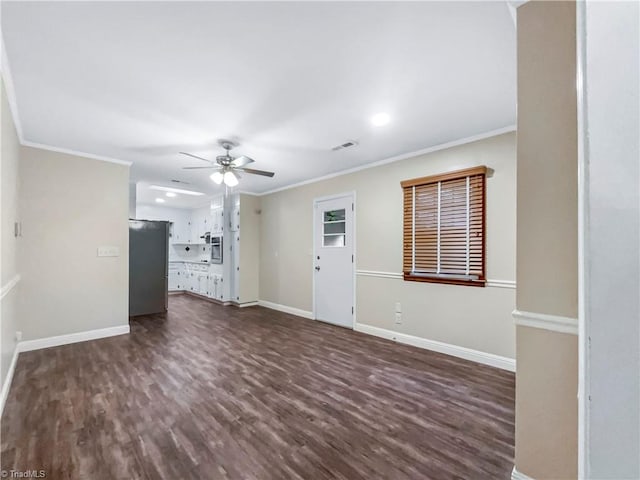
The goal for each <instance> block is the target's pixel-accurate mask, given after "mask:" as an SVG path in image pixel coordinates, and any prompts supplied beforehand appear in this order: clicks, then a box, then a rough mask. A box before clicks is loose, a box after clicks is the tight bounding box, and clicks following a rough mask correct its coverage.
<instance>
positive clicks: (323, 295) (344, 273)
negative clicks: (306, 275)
mask: <svg viewBox="0 0 640 480" xmlns="http://www.w3.org/2000/svg"><path fill="white" fill-rule="evenodd" d="M353 202H354V198H353V195H351V194H350V195H346V196H341V197H339V198H331V199H327V200H316V201H315V202H314V222H315V228H314V232H315V233H314V242H313V243H314V252H313V259H314V262H313V268H314V272H313V274H314V315H315V318H316V319H317V320H322V321H323V322H329V323H333V324H335V325H340V326H343V327H348V328H353V308H354V298H353V293H354V285H353V269H354V260H355V259H354V238H353V233H354V227H353V208H354V205H353Z"/></svg>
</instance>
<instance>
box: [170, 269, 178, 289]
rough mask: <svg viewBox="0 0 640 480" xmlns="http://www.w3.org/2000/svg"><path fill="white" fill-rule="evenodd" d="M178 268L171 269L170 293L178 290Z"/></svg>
mask: <svg viewBox="0 0 640 480" xmlns="http://www.w3.org/2000/svg"><path fill="white" fill-rule="evenodd" d="M178 273H179V270H178V268H171V267H169V291H175V290H179V289H178V283H179V282H178V278H179V277H178Z"/></svg>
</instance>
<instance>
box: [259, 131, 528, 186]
mask: <svg viewBox="0 0 640 480" xmlns="http://www.w3.org/2000/svg"><path fill="white" fill-rule="evenodd" d="M515 131H516V125H507V126H506V127H502V128H498V129H495V130H490V131H488V132H484V133H480V134H478V135H472V136H470V137H465V138H461V139H458V140H453V141H451V142H446V143H441V144H438V145H434V146H433V147H428V148H423V149H422V150H415V151H413V152H409V153H403V154H401V155H396V156H395V157H390V158H385V159H384V160H379V161H377V162H373V163H367V164H365V165H360V166H357V167H353V168H348V169H346V170H340V171H339V172H334V173H330V174H328V175H323V176H321V177H316V178H311V179H309V180H303V181H302V182H297V183H292V184H290V185H285V186H284V187H279V188H275V189H273V190H267V191H266V192H262V193H256V194H255V195H257V196H260V197H261V196H263V195H271V194H272V193H278V192H282V191H284V190H289V189H292V188H297V187H302V186H304V185H309V184H311V183H316V182H321V181H323V180H329V179H331V178H335V177H341V176H342V175H348V174H350V173H356V172H360V171H362V170H367V169H369V168H375V167H380V166H382V165H387V164H389V163H395V162H399V161H401V160H407V159H409V158H413V157H418V156H420V155H426V154H428V153H433V152H438V151H440V150H446V149H448V148H453V147H458V146H460V145H466V144H467V143H473V142H477V141H479V140H485V139H487V138H491V137H497V136H498V135H503V134H505V133H510V132H515Z"/></svg>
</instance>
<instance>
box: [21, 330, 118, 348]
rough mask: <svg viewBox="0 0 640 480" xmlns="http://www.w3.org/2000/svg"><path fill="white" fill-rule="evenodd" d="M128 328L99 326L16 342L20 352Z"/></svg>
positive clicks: (110, 333)
mask: <svg viewBox="0 0 640 480" xmlns="http://www.w3.org/2000/svg"><path fill="white" fill-rule="evenodd" d="M129 330H130V329H129V325H120V326H117V327H109V328H100V329H98V330H89V331H86V332H78V333H69V334H67V335H58V336H56V337H46V338H38V339H36V340H26V341H23V342H20V343H18V348H17V349H18V350H19V351H20V352H30V351H32V350H40V349H41V348H49V347H58V346H60V345H67V344H69V343H78V342H86V341H88V340H97V339H99V338H106V337H113V336H115V335H125V334H127V333H129Z"/></svg>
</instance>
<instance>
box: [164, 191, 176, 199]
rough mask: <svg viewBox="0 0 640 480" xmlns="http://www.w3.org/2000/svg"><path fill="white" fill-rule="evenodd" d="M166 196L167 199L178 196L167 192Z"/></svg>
mask: <svg viewBox="0 0 640 480" xmlns="http://www.w3.org/2000/svg"><path fill="white" fill-rule="evenodd" d="M166 195H167V197H169V198H173V197H176V196H178V194H177V193H175V192H167V193H166Z"/></svg>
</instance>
